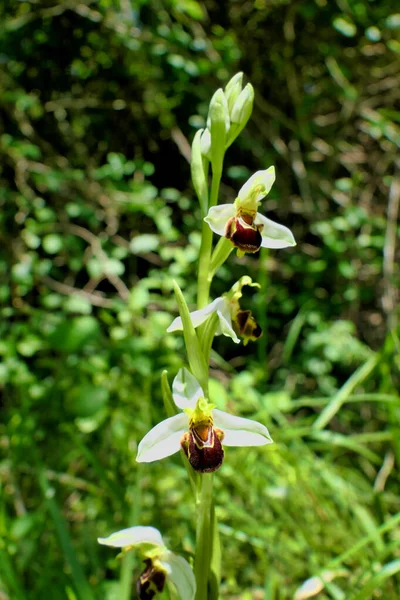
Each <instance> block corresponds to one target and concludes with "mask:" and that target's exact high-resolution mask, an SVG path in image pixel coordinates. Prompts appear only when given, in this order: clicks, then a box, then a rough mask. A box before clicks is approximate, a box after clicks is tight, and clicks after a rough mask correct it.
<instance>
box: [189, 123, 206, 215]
mask: <svg viewBox="0 0 400 600" xmlns="http://www.w3.org/2000/svg"><path fill="white" fill-rule="evenodd" d="M202 133H203V129H200V130H199V131H197V133H196V135H195V136H194V139H193V143H192V159H191V163H190V170H191V173H192V181H193V187H194V189H195V192H196V194H197V197H198V199H199V202H200V207H201V212H202V214H203V215H205V214H206V213H207V210H208V185H207V171H208V160H207V159H206V158H204V157H203V155H202V153H201V137H202Z"/></svg>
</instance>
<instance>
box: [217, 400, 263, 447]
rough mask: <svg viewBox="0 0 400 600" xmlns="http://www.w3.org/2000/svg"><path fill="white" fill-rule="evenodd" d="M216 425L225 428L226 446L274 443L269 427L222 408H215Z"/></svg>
mask: <svg viewBox="0 0 400 600" xmlns="http://www.w3.org/2000/svg"><path fill="white" fill-rule="evenodd" d="M213 417H214V426H215V427H218V428H220V429H222V430H223V432H224V434H225V437H224V439H223V440H222V444H223V445H224V446H263V445H264V444H272V440H271V436H270V435H269V432H268V429H267V428H266V427H265V426H264V425H262V424H261V423H258V421H252V420H251V419H244V418H243V417H235V416H234V415H230V414H228V413H226V412H223V411H222V410H218V409H217V408H215V409H214V410H213Z"/></svg>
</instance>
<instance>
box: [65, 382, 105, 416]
mask: <svg viewBox="0 0 400 600" xmlns="http://www.w3.org/2000/svg"><path fill="white" fill-rule="evenodd" d="M108 398H109V393H108V390H107V389H106V388H104V387H99V386H95V385H91V384H84V385H81V386H79V387H75V388H72V390H71V392H70V393H69V394H68V395H67V397H66V402H65V405H66V409H67V410H68V411H69V412H71V413H72V414H74V415H75V416H77V417H93V415H95V414H96V413H97V412H98V411H100V410H101V409H103V408H104V407H105V405H106V404H107V402H108Z"/></svg>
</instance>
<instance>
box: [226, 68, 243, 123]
mask: <svg viewBox="0 0 400 600" xmlns="http://www.w3.org/2000/svg"><path fill="white" fill-rule="evenodd" d="M242 80H243V73H236V75H234V76H233V77H232V79H231V80H230V81H228V83H227V84H226V86H225V98H226V101H227V102H228V109H229V114H230V115H231V114H232V109H233V106H234V104H235V101H236V99H237V97H238V96H239V94H240V92H241V91H242Z"/></svg>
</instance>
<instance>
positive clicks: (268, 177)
mask: <svg viewBox="0 0 400 600" xmlns="http://www.w3.org/2000/svg"><path fill="white" fill-rule="evenodd" d="M274 181H275V168H274V167H269V169H266V170H265V171H257V172H256V173H254V175H252V176H251V177H250V179H248V180H247V181H246V183H245V184H244V185H243V186H242V187H241V188H240V192H239V194H238V197H239V198H240V200H245V199H246V198H247V196H248V195H249V194H250V193H251V190H252V188H254V187H255V186H256V185H262V186H263V192H262V193H260V194H258V196H257V202H258V201H259V200H261V199H262V198H264V196H266V195H267V194H268V192H269V191H270V189H271V188H272V186H273V183H274Z"/></svg>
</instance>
